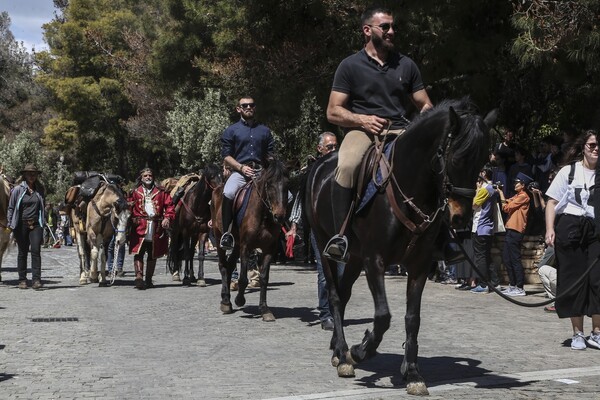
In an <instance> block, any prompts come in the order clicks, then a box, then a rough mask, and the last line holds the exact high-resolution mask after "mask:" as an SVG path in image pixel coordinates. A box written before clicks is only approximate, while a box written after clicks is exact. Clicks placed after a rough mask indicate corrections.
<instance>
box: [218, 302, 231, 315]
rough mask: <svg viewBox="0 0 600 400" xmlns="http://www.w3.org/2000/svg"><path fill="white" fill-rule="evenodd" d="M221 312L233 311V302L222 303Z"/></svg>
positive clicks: (228, 312) (229, 312)
mask: <svg viewBox="0 0 600 400" xmlns="http://www.w3.org/2000/svg"><path fill="white" fill-rule="evenodd" d="M221 312H222V313H223V314H231V313H233V308H231V304H221Z"/></svg>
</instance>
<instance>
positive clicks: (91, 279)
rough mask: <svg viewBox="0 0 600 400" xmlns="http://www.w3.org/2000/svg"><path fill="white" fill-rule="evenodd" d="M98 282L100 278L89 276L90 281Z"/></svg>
mask: <svg viewBox="0 0 600 400" xmlns="http://www.w3.org/2000/svg"><path fill="white" fill-rule="evenodd" d="M98 282H100V279H98V278H90V283H98Z"/></svg>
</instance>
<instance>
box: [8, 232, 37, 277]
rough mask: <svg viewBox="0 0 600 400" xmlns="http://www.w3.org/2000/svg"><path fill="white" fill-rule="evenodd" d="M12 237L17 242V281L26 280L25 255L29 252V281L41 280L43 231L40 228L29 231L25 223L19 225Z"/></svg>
mask: <svg viewBox="0 0 600 400" xmlns="http://www.w3.org/2000/svg"><path fill="white" fill-rule="evenodd" d="M13 233H14V237H15V240H16V241H17V247H18V248H19V253H18V255H17V271H18V273H19V280H20V281H24V280H26V279H27V255H28V254H29V252H31V279H32V280H34V281H36V280H41V279H42V256H41V248H42V242H43V240H44V230H43V228H42V227H41V226H36V227H34V228H33V229H30V228H29V226H28V225H27V224H26V223H19V225H17V229H15V231H14V232H13Z"/></svg>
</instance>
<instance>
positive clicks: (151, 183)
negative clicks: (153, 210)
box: [142, 179, 154, 189]
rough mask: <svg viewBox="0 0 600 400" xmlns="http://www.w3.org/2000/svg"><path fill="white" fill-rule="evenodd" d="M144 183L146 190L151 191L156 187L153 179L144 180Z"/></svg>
mask: <svg viewBox="0 0 600 400" xmlns="http://www.w3.org/2000/svg"><path fill="white" fill-rule="evenodd" d="M142 183H143V184H144V187H146V189H150V188H151V187H152V186H154V180H153V179H144V180H142Z"/></svg>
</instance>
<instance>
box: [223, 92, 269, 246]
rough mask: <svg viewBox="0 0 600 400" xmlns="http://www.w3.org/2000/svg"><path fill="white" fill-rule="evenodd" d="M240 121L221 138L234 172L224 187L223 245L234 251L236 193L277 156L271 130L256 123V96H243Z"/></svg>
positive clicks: (238, 111) (231, 126) (226, 158)
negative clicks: (274, 154)
mask: <svg viewBox="0 0 600 400" xmlns="http://www.w3.org/2000/svg"><path fill="white" fill-rule="evenodd" d="M235 109H236V111H237V113H238V114H239V115H240V120H239V121H238V122H236V123H235V124H233V125H230V126H229V127H227V128H226V129H225V131H224V132H223V135H222V136H221V145H222V149H221V156H223V161H224V163H225V165H226V166H228V167H229V168H230V169H231V171H232V173H231V176H230V177H229V178H228V179H227V181H226V182H225V187H224V188H223V204H222V207H221V213H222V221H223V227H222V230H223V232H224V233H223V236H221V242H220V246H221V248H222V249H223V250H232V249H233V247H234V246H235V241H234V239H233V235H232V234H231V226H230V225H231V222H232V220H233V200H234V198H235V195H236V193H237V192H238V190H239V189H241V188H242V187H243V186H244V185H245V184H246V182H247V181H248V180H249V179H252V178H254V177H255V176H256V174H257V172H258V171H259V170H260V169H261V168H262V165H261V163H262V162H263V160H265V159H267V158H268V157H270V156H271V155H272V154H273V150H274V147H275V141H274V139H273V136H272V135H271V130H270V129H269V128H267V127H266V126H265V125H262V124H259V123H257V122H256V121H255V120H254V113H255V111H256V103H255V102H254V98H252V96H244V97H242V98H241V99H240V100H239V101H238V104H237V106H236V108H235Z"/></svg>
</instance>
